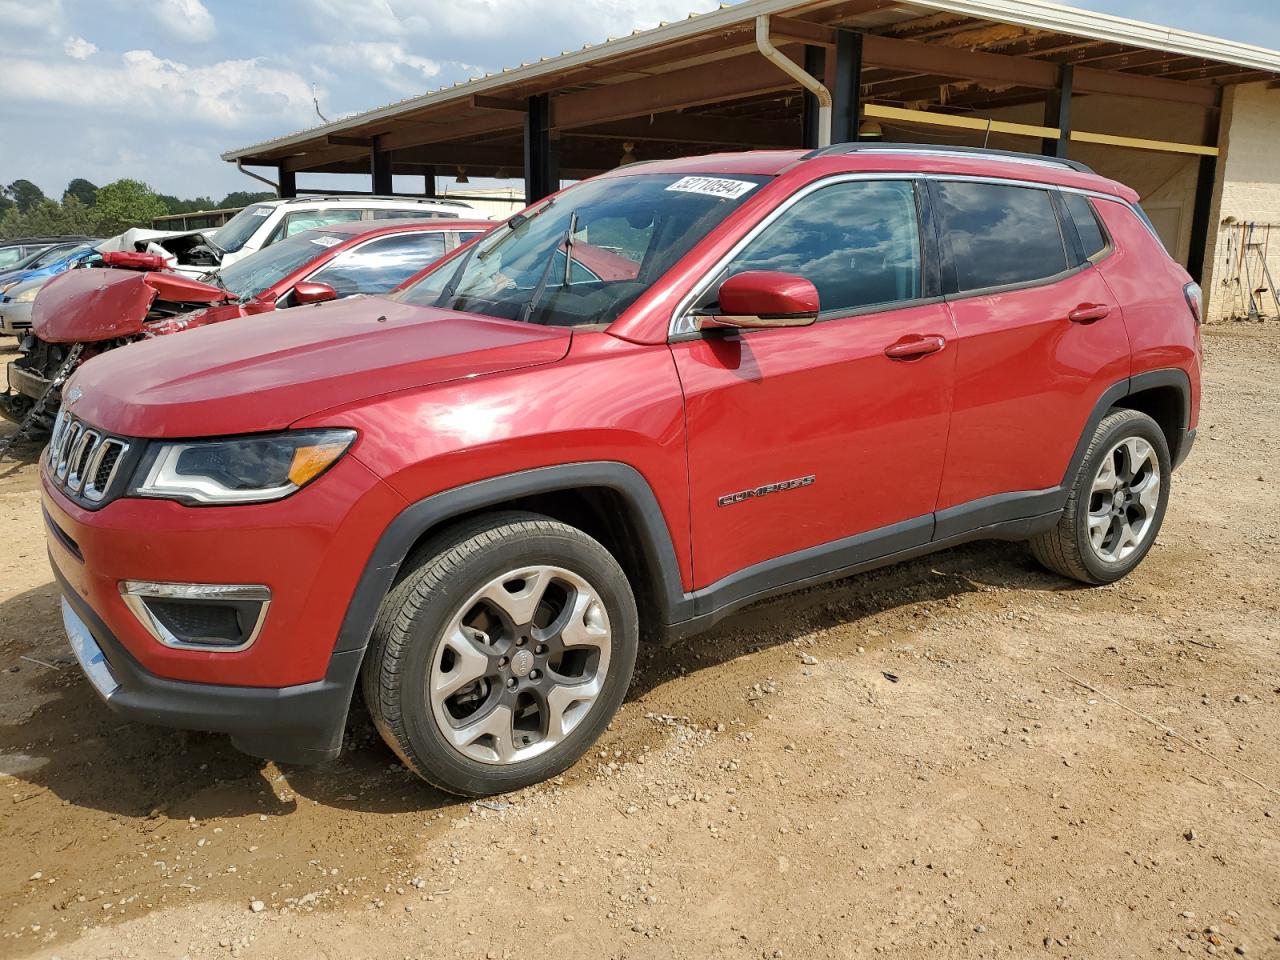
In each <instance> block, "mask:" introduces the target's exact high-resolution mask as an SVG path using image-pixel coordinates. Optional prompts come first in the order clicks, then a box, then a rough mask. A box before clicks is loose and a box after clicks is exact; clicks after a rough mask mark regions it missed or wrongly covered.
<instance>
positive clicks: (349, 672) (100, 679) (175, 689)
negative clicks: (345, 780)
mask: <svg viewBox="0 0 1280 960" xmlns="http://www.w3.org/2000/svg"><path fill="white" fill-rule="evenodd" d="M49 559H50V564H51V566H52V567H53V572H54V576H55V577H56V578H57V580H58V585H59V586H60V587H61V589H62V610H63V623H64V625H65V626H66V628H67V634H68V638H69V640H70V641H71V648H72V651H73V652H74V653H75V655H76V659H78V660H79V661H80V666H81V667H82V668H83V669H84V671H85V674H86V676H87V677H88V678H89V680H90V682H91V683H92V684H93V687H94V689H95V690H96V691H97V693H98V696H99V697H101V698H102V700H103V702H104V703H105V704H106V705H107V707H108V708H109V709H111V710H112V711H114V712H115V713H117V714H119V715H120V716H122V717H125V718H126V719H129V720H136V721H138V722H141V723H151V724H156V725H159V726H165V727H178V728H180V729H185V730H205V731H209V732H212V733H226V734H230V735H231V742H232V743H233V744H235V746H236V747H237V748H238V749H240V750H243V751H244V752H245V753H248V754H252V755H253V756H257V757H265V758H266V759H268V760H276V761H278V762H280V763H318V762H320V761H323V760H330V759H332V758H334V757H336V756H337V755H338V753H339V752H340V751H341V749H342V733H343V730H344V728H345V726H346V721H347V710H348V707H349V706H350V704H351V696H352V693H353V691H354V690H355V684H356V677H357V676H358V674H359V672H360V661H361V659H362V654H363V651H361V650H349V651H346V652H340V653H335V654H334V655H333V657H332V658H331V659H330V662H329V669H328V671H327V672H326V674H325V676H324V679H322V680H318V681H316V682H314V683H304V684H298V685H296V686H291V687H281V688H265V687H241V686H230V685H222V684H205V683H189V682H184V681H179V680H166V679H165V678H163V677H157V676H156V675H155V674H153V673H150V672H149V671H147V670H146V669H145V668H143V667H142V666H141V665H140V664H139V663H138V662H137V661H136V660H135V659H134V658H133V657H132V656H131V655H130V654H129V652H128V650H126V649H125V647H124V645H123V644H122V643H120V641H119V640H117V639H116V637H115V636H114V635H113V634H112V632H111V631H110V630H109V629H108V628H107V625H106V624H105V623H103V621H102V619H101V618H100V617H98V615H97V614H96V613H94V611H93V609H92V608H91V607H90V606H89V605H88V604H87V603H85V601H84V599H83V598H82V597H81V596H80V595H79V594H78V593H77V592H76V591H75V590H74V589H73V588H72V586H71V584H70V583H69V582H68V581H67V579H66V577H64V576H63V575H62V571H61V570H59V569H58V564H57V561H56V560H55V559H54V557H53V555H52V554H50V558H49Z"/></svg>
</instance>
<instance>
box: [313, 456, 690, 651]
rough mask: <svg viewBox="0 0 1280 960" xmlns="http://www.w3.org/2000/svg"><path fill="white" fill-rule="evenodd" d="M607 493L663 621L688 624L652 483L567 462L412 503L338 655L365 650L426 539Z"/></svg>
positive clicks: (627, 472) (346, 624) (374, 562)
mask: <svg viewBox="0 0 1280 960" xmlns="http://www.w3.org/2000/svg"><path fill="white" fill-rule="evenodd" d="M586 487H605V488H608V489H610V490H613V491H615V492H617V493H619V494H621V496H622V497H623V499H624V500H625V501H626V503H627V504H628V506H629V507H630V509H631V511H632V514H633V516H632V518H633V519H634V520H635V521H636V524H635V526H636V530H637V534H638V536H639V538H640V544H639V546H640V548H641V550H642V551H643V553H644V556H645V560H646V561H647V563H648V565H649V567H650V569H652V570H654V571H656V573H657V577H656V579H657V582H656V584H655V587H656V588H657V589H656V595H657V600H658V603H659V606H660V608H661V618H662V620H663V622H665V623H671V622H673V621H675V620H684V619H688V618H689V616H691V610H690V609H688V608H690V606H691V601H690V600H689V599H688V598H687V597H686V595H685V593H684V589H683V586H682V583H681V580H680V566H679V562H678V561H677V559H676V551H675V546H674V544H673V543H672V540H671V533H670V531H669V530H668V529H667V522H666V519H665V518H664V517H663V515H662V510H661V508H660V507H659V506H658V499H657V497H655V496H654V493H653V490H652V489H651V488H650V486H649V483H648V481H647V480H645V479H644V477H643V476H641V474H640V472H639V471H638V470H636V469H635V468H634V467H630V466H628V465H627V464H625V463H617V462H613V461H598V462H584V463H567V464H562V465H558V466H553V467H539V468H537V469H534V470H524V471H520V472H518V473H510V474H506V475H503V476H499V477H492V478H490V479H488V480H479V481H476V482H475V483H469V484H467V485H465V486H462V487H457V488H455V489H453V490H445V491H443V492H442V493H437V494H435V495H433V496H430V497H427V498H426V499H424V500H419V501H418V502H417V503H413V504H410V505H409V506H408V507H406V508H405V509H404V510H402V511H401V512H400V513H399V514H397V515H396V517H395V519H393V520H392V521H391V523H390V524H388V525H387V529H386V530H384V531H383V533H382V536H381V537H380V538H379V540H378V543H377V546H375V547H374V549H373V553H372V554H371V555H370V557H369V560H368V562H367V564H366V565H365V568H364V572H363V573H362V574H361V575H360V580H359V582H358V583H357V584H356V589H355V592H354V593H353V594H352V597H351V602H350V603H349V604H348V605H347V613H346V616H345V617H343V621H342V627H341V629H340V630H339V632H338V640H337V643H336V645H335V646H334V656H337V655H338V654H342V653H346V652H349V651H353V650H364V648H365V647H366V646H367V645H368V643H369V636H370V634H371V633H372V632H373V623H374V620H375V618H376V617H377V615H378V608H379V606H381V604H382V600H383V598H384V597H386V595H387V592H388V591H389V590H390V589H391V586H392V584H393V583H394V582H395V578H396V574H397V573H399V571H400V566H401V564H402V563H404V560H405V557H407V556H408V554H409V551H410V549H412V547H413V545H414V544H415V543H416V542H417V541H418V540H419V539H420V538H421V537H422V535H423V534H424V533H427V532H428V531H430V530H432V529H436V528H439V527H440V526H442V525H443V524H445V523H447V522H448V521H449V520H451V519H453V518H454V517H459V516H462V515H463V514H466V513H470V512H472V511H474V510H479V509H483V508H484V507H490V506H494V505H496V504H500V503H504V502H506V501H509V500H514V499H516V498H518V497H527V496H532V495H534V494H540V493H554V492H555V491H557V490H574V489H583V488H586Z"/></svg>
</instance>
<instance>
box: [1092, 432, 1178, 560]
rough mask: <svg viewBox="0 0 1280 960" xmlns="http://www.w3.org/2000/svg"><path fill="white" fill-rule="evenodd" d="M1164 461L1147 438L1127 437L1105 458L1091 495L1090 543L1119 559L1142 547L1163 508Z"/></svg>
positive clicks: (1100, 552)
mask: <svg viewBox="0 0 1280 960" xmlns="http://www.w3.org/2000/svg"><path fill="white" fill-rule="evenodd" d="M1160 483H1161V477H1160V459H1159V457H1158V456H1157V454H1156V451H1155V448H1154V447H1153V446H1152V445H1151V444H1150V443H1148V442H1147V441H1146V440H1144V439H1142V438H1141V437H1132V436H1131V437H1126V438H1125V439H1123V440H1121V441H1120V442H1119V443H1117V444H1116V445H1115V446H1114V447H1112V448H1111V450H1110V452H1109V453H1108V454H1107V455H1106V456H1105V457H1103V458H1102V461H1101V463H1100V464H1099V466H1098V472H1097V473H1096V474H1095V475H1094V478H1093V485H1092V487H1091V489H1090V494H1089V516H1088V528H1089V542H1090V545H1091V546H1092V547H1093V552H1094V553H1095V554H1096V555H1097V556H1098V558H1099V559H1101V560H1103V561H1105V562H1107V563H1119V562H1120V561H1123V560H1125V559H1127V558H1128V557H1129V556H1131V555H1132V554H1133V553H1134V551H1136V550H1138V549H1140V548H1141V547H1142V546H1143V544H1144V543H1145V542H1146V539H1147V536H1148V535H1149V534H1150V533H1151V530H1152V528H1153V526H1154V523H1155V519H1156V515H1157V512H1158V509H1159V506H1160Z"/></svg>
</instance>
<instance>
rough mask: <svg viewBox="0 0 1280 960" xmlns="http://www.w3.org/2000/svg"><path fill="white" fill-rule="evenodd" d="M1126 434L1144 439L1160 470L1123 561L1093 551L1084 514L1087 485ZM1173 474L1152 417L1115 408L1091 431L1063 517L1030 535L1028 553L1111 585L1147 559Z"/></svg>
mask: <svg viewBox="0 0 1280 960" xmlns="http://www.w3.org/2000/svg"><path fill="white" fill-rule="evenodd" d="M1131 437H1137V438H1140V439H1142V440H1145V441H1146V442H1147V443H1148V444H1150V445H1151V447H1152V449H1153V451H1154V454H1155V456H1156V458H1157V461H1158V463H1159V470H1160V473H1159V479H1160V481H1161V482H1160V485H1159V502H1158V506H1157V507H1156V509H1155V513H1154V516H1153V517H1152V521H1151V524H1150V526H1149V527H1148V528H1147V529H1146V532H1145V533H1144V535H1143V537H1142V539H1141V541H1140V543H1139V544H1138V546H1137V549H1136V550H1134V551H1133V552H1132V553H1130V554H1129V555H1128V556H1126V557H1123V558H1122V559H1119V560H1115V561H1108V560H1106V559H1104V558H1103V557H1102V556H1100V555H1099V552H1098V551H1097V550H1095V548H1094V546H1093V544H1092V542H1091V539H1090V536H1089V527H1088V515H1089V510H1090V498H1091V496H1092V492H1091V491H1092V485H1093V481H1094V478H1095V477H1096V476H1097V474H1098V471H1099V469H1100V467H1101V466H1102V465H1103V459H1104V458H1105V457H1106V456H1107V455H1108V454H1110V453H1111V452H1112V451H1113V450H1114V449H1115V448H1116V446H1117V445H1118V444H1120V443H1122V442H1123V441H1125V440H1126V439H1128V438H1131ZM1172 473H1173V470H1172V465H1171V463H1170V459H1169V444H1168V441H1167V440H1166V439H1165V435H1164V431H1162V430H1161V429H1160V426H1159V425H1158V424H1157V423H1156V422H1155V421H1154V420H1152V419H1151V418H1150V417H1149V416H1147V415H1146V414H1145V413H1140V412H1138V411H1137V410H1116V411H1114V412H1112V413H1110V414H1108V415H1107V416H1106V417H1104V418H1103V419H1102V422H1101V423H1099V424H1098V426H1097V429H1096V430H1094V433H1093V439H1092V440H1091V441H1090V442H1089V448H1088V450H1087V451H1086V452H1085V456H1084V461H1083V462H1082V463H1081V464H1080V469H1079V470H1078V471H1077V473H1076V477H1075V480H1074V481H1073V482H1072V485H1071V492H1070V495H1069V496H1068V497H1067V505H1066V508H1065V509H1064V510H1063V512H1062V518H1061V519H1060V520H1059V521H1058V524H1057V526H1056V527H1054V528H1053V529H1051V530H1049V531H1047V532H1045V533H1042V534H1039V535H1038V536H1036V537H1035V538H1034V539H1032V541H1031V551H1032V553H1034V554H1035V557H1036V559H1037V560H1039V561H1040V563H1042V564H1043V565H1044V566H1045V567H1047V568H1048V569H1050V570H1052V571H1053V572H1054V573H1060V574H1062V576H1064V577H1071V578H1073V579H1075V580H1080V581H1082V582H1084V583H1089V584H1095V585H1096V584H1104V583H1114V582H1115V581H1116V580H1119V579H1121V578H1122V577H1125V576H1128V574H1129V573H1131V572H1132V571H1133V569H1134V568H1135V567H1137V566H1138V564H1140V563H1141V562H1142V561H1143V558H1145V557H1146V555H1147V552H1148V551H1149V550H1150V549H1151V545H1152V544H1153V543H1155V540H1156V537H1157V536H1158V535H1159V533H1160V526H1161V524H1163V522H1164V515H1165V510H1166V508H1167V506H1168V503H1169V479H1170V477H1171V476H1172Z"/></svg>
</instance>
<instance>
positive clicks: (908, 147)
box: [803, 140, 1094, 173]
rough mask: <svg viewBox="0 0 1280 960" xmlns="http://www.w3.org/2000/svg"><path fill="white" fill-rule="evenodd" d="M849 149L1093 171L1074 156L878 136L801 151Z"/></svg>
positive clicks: (835, 153)
mask: <svg viewBox="0 0 1280 960" xmlns="http://www.w3.org/2000/svg"><path fill="white" fill-rule="evenodd" d="M849 153H917V154H925V155H926V156H927V155H929V154H936V155H940V156H942V155H945V156H957V157H964V156H970V157H985V158H988V159H992V160H1010V161H1013V162H1016V163H1035V164H1043V165H1046V166H1052V167H1066V168H1068V169H1070V170H1075V171H1076V172H1077V173H1093V172H1094V171H1093V169H1092V168H1090V167H1088V166H1086V165H1085V164H1083V163H1081V162H1080V161H1078V160H1068V159H1066V158H1065V157H1046V156H1042V155H1041V154H1038V153H1018V152H1016V151H1013V150H992V149H990V148H989V147H959V146H955V145H953V144H943V143H886V142H883V141H879V140H875V141H872V140H864V141H861V142H858V143H833V144H832V145H831V146H829V147H820V148H819V149H817V150H810V151H809V152H808V153H806V154H805V155H804V158H803V159H805V160H812V159H813V158H814V157H829V156H839V155H842V154H849Z"/></svg>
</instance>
